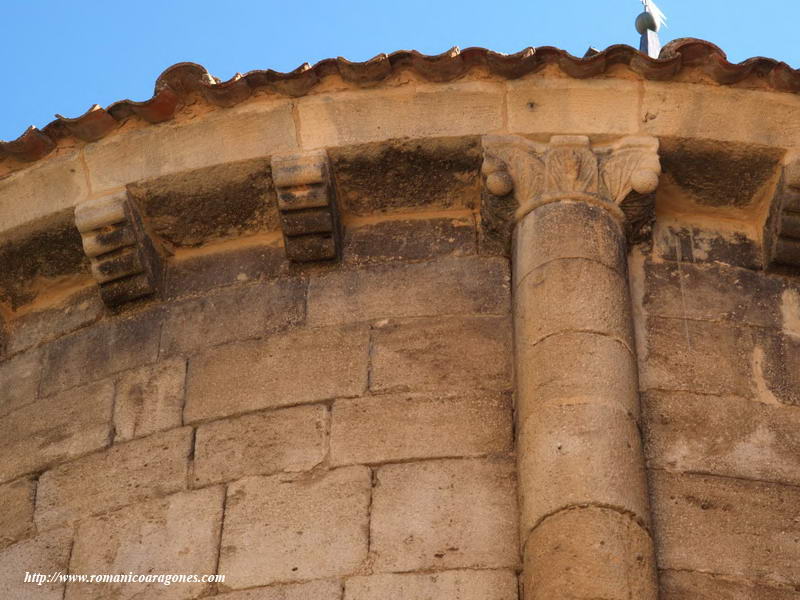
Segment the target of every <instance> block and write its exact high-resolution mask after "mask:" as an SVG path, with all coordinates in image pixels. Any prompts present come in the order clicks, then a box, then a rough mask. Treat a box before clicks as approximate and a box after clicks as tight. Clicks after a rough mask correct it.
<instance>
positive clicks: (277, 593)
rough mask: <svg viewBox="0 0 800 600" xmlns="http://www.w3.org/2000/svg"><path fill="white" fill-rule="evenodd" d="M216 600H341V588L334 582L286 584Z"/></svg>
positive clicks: (224, 596) (237, 593)
mask: <svg viewBox="0 0 800 600" xmlns="http://www.w3.org/2000/svg"><path fill="white" fill-rule="evenodd" d="M214 598H215V599H216V600H341V598H342V586H341V584H340V583H339V582H338V581H336V580H330V579H329V580H321V581H308V582H306V583H286V584H279V585H271V586H269V587H262V588H252V589H249V590H241V591H238V592H230V593H228V594H220V595H218V596H214Z"/></svg>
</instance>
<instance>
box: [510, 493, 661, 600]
mask: <svg viewBox="0 0 800 600" xmlns="http://www.w3.org/2000/svg"><path fill="white" fill-rule="evenodd" d="M525 548H526V552H525V570H524V579H523V584H522V585H523V589H524V590H525V598H526V599H528V600H545V599H550V598H575V599H578V598H580V599H584V598H585V599H589V598H604V599H608V600H628V599H629V598H636V599H637V600H657V597H658V591H657V590H658V586H657V584H656V569H655V564H654V560H653V557H654V555H653V541H652V540H651V539H650V536H649V535H648V533H647V532H646V531H645V530H644V529H642V528H641V527H640V526H639V525H637V524H636V523H635V522H634V521H633V520H632V519H631V518H630V517H629V516H628V515H623V514H620V513H618V512H616V511H614V510H609V509H605V508H596V507H588V508H577V509H573V510H566V511H561V512H559V513H557V514H555V515H552V516H550V517H548V518H547V519H546V520H545V521H543V522H542V524H541V525H539V527H537V528H536V529H535V530H534V531H533V533H532V534H531V537H530V539H529V540H528V543H527V544H526V546H525Z"/></svg>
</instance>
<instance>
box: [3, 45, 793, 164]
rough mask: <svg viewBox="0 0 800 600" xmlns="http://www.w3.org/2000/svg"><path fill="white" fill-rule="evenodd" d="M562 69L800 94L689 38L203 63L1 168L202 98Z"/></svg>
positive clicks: (27, 142)
mask: <svg viewBox="0 0 800 600" xmlns="http://www.w3.org/2000/svg"><path fill="white" fill-rule="evenodd" d="M550 64H555V65H558V67H559V68H560V69H561V70H562V71H563V72H564V73H566V74H567V75H569V76H571V77H575V78H579V79H582V78H588V77H595V76H598V75H602V74H604V73H606V72H607V71H608V69H609V68H610V67H612V66H614V65H619V64H622V65H626V66H627V67H629V68H630V69H631V70H632V71H634V72H636V73H638V74H640V75H641V76H642V77H644V78H645V79H651V80H662V81H663V80H669V79H672V78H673V77H675V75H677V74H678V72H680V70H681V69H683V68H685V67H693V68H699V69H702V70H703V71H704V72H705V73H706V74H708V75H709V76H710V77H711V78H712V79H713V80H714V81H716V82H718V83H719V84H722V85H730V84H735V83H738V82H740V81H742V80H744V79H746V78H748V77H750V76H753V75H756V76H758V77H760V78H762V79H763V80H765V81H766V82H767V84H768V85H769V86H770V87H771V88H772V89H774V90H776V91H781V92H791V93H796V92H798V91H800V70H795V69H792V68H791V67H790V66H789V65H787V64H786V63H783V62H779V61H776V60H773V59H769V58H761V57H758V58H751V59H748V60H746V61H744V62H742V63H739V64H732V63H729V62H728V60H727V57H726V55H725V53H724V52H723V51H722V50H721V49H720V48H718V47H717V46H715V45H714V44H712V43H710V42H706V41H703V40H698V39H693V38H684V39H679V40H675V41H673V42H670V43H669V44H667V45H666V46H665V47H664V49H663V50H662V52H661V56H660V58H658V59H652V58H650V57H648V56H647V55H645V54H642V53H641V52H639V51H638V50H636V49H634V48H632V47H630V46H625V45H616V46H610V47H609V48H607V49H606V50H604V51H603V52H600V53H597V54H595V55H593V56H590V57H588V58H578V57H575V56H572V55H571V54H569V53H568V52H566V51H564V50H559V49H558V48H553V47H550V46H544V47H540V48H530V47H529V48H525V49H524V50H521V51H520V52H517V53H516V54H501V53H498V52H493V51H491V50H487V49H485V48H467V49H465V50H459V49H458V48H452V49H451V50H448V51H447V52H443V53H442V54H437V55H433V56H429V55H425V54H421V53H419V52H417V51H415V50H411V51H405V50H402V51H399V52H393V53H392V54H388V55H387V54H379V55H378V56H376V57H374V58H372V59H370V60H368V61H365V62H350V61H348V60H346V59H344V58H335V59H333V58H329V59H325V60H322V61H320V62H318V63H317V64H315V65H314V66H310V65H308V64H304V65H301V66H300V67H298V68H297V69H295V70H294V71H291V72H289V73H280V72H278V71H273V70H266V71H262V70H258V71H250V72H249V73H246V74H244V75H241V74H238V73H237V74H236V75H235V76H234V77H232V78H231V79H230V80H228V81H220V80H218V79H217V78H215V77H213V76H212V75H211V74H210V73H209V72H208V71H206V69H205V68H204V67H202V66H201V65H198V64H195V63H188V62H185V63H178V64H176V65H173V66H171V67H169V68H168V69H167V70H165V71H164V72H163V73H162V74H161V75H160V76H159V78H158V79H157V81H156V87H155V92H154V94H153V97H152V98H150V99H149V100H145V101H144V102H134V101H132V100H122V101H120V102H115V103H114V104H112V105H111V106H109V107H108V108H105V109H104V108H102V107H100V106H97V105H95V106H92V107H91V108H90V109H89V110H88V111H87V112H86V113H84V114H83V115H81V116H80V117H76V118H74V119H70V118H66V117H62V116H61V115H56V116H57V118H56V120H54V121H52V122H51V123H49V124H48V125H47V126H45V127H44V128H43V129H41V130H40V129H37V128H36V127H30V128H28V129H27V130H26V131H25V132H24V133H23V134H22V135H21V136H19V137H18V138H17V139H16V140H12V141H9V142H4V141H0V161H2V160H4V159H6V158H12V159H16V160H18V161H22V162H33V161H36V160H39V159H41V158H44V157H45V156H47V155H48V154H49V153H50V152H52V151H53V150H54V149H55V148H56V146H57V144H58V141H59V140H60V139H62V138H65V137H75V138H78V139H80V140H83V141H86V142H93V141H96V140H98V139H100V138H102V137H104V136H105V135H107V134H108V133H110V132H111V131H112V130H114V129H115V128H116V127H118V126H119V125H120V124H121V123H122V122H124V121H125V120H126V119H128V118H130V117H132V116H136V117H139V118H141V119H144V120H145V121H147V122H150V123H160V122H163V121H168V120H170V119H171V118H173V116H174V115H175V112H176V110H177V109H178V107H179V106H180V104H181V102H182V100H183V99H184V98H186V97H187V96H189V95H190V94H193V93H199V94H200V95H202V96H203V97H204V98H205V99H206V100H207V101H208V102H210V103H211V104H214V105H217V106H225V107H227V106H233V105H235V104H238V103H240V102H242V101H244V100H246V99H247V98H248V97H249V96H250V95H251V94H253V93H254V92H257V91H268V92H273V93H275V94H280V95H284V96H291V97H297V96H302V95H304V94H306V93H308V92H309V91H310V90H311V89H312V88H314V86H316V85H317V83H319V81H320V80H322V79H323V78H324V77H326V76H329V75H338V76H340V77H341V78H342V79H343V80H345V81H347V82H349V83H351V84H354V85H357V86H363V87H367V86H371V85H375V84H378V83H380V82H381V81H383V80H384V79H386V78H388V77H389V76H390V75H391V74H392V73H393V72H395V71H397V70H400V69H410V70H412V71H413V72H415V73H417V74H419V75H420V76H421V77H423V78H424V79H426V80H429V81H436V82H447V81H452V80H454V79H457V78H459V77H461V76H462V75H464V74H465V73H467V72H468V71H469V70H470V69H472V68H474V67H478V66H480V67H483V68H486V69H487V70H488V71H489V72H491V73H492V74H494V75H497V76H500V77H504V78H506V79H516V78H519V77H522V76H524V75H527V74H528V73H532V72H535V71H537V70H540V69H542V68H543V67H545V66H547V65H550Z"/></svg>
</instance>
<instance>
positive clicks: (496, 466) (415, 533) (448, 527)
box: [370, 459, 518, 571]
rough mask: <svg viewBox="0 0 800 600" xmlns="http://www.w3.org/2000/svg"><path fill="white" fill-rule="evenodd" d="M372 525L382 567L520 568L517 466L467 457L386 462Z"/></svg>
mask: <svg viewBox="0 0 800 600" xmlns="http://www.w3.org/2000/svg"><path fill="white" fill-rule="evenodd" d="M370 528H371V538H370V539H371V549H372V551H374V553H375V568H376V569H379V570H386V571H413V570H417V569H458V568H462V567H472V568H498V567H514V566H515V565H516V564H517V563H518V558H517V498H516V485H515V477H514V465H513V463H510V462H508V461H506V460H485V459H465V460H432V461H425V462H419V463H405V464H397V465H386V466H383V467H381V468H380V469H378V472H377V482H376V485H375V490H374V492H373V500H372V523H371V526H370Z"/></svg>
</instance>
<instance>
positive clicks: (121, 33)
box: [0, 0, 800, 140]
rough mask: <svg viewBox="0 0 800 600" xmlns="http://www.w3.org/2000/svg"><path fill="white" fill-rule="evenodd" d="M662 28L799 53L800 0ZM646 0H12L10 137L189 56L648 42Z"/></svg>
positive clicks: (4, 118)
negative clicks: (639, 29) (641, 30)
mask: <svg viewBox="0 0 800 600" xmlns="http://www.w3.org/2000/svg"><path fill="white" fill-rule="evenodd" d="M659 6H660V7H661V8H662V10H664V12H665V13H666V14H667V16H668V17H669V28H668V29H665V30H663V31H662V41H664V42H666V41H668V40H670V39H673V38H677V37H699V38H704V39H707V40H709V41H712V42H714V43H716V44H717V45H719V46H721V47H722V48H723V50H725V51H726V52H727V53H728V58H729V60H731V61H733V62H739V61H741V60H744V59H746V58H748V57H751V56H759V55H760V56H769V57H772V58H777V59H779V60H783V61H785V62H787V63H789V64H790V65H792V66H793V67H795V68H797V67H800V36H799V35H798V34H797V31H798V29H797V28H798V24H800V2H797V0H753V1H745V0H706V1H703V0H660V2H659ZM640 11H641V3H640V2H639V0H572V1H568V0H547V1H545V0H525V1H523V0H519V1H517V0H514V1H505V2H504V1H494V2H491V1H489V2H487V1H485V0H484V1H481V2H478V1H476V0H456V1H453V0H450V1H442V0H427V1H421V0H401V1H389V2H375V1H371V2H357V1H347V0H340V1H338V2H321V1H318V0H305V1H302V0H301V1H294V2H293V1H292V0H281V1H276V0H260V1H259V0H249V1H246V0H214V1H211V0H160V1H154V0H135V1H125V0H111V1H110V2H101V3H89V2H77V1H73V0H0V39H2V41H3V44H2V51H0V57H2V62H3V64H2V67H3V69H2V86H3V90H2V91H3V93H2V94H0V139H4V140H9V139H14V138H16V137H17V136H18V135H19V134H20V133H22V131H23V130H24V129H25V127H27V126H28V125H31V124H33V125H36V126H39V127H41V126H43V125H45V124H47V123H48V122H49V121H50V120H52V118H53V114H54V113H57V112H58V113H61V114H63V115H64V116H68V117H75V116H78V115H80V114H82V113H83V112H84V111H85V110H86V109H87V108H88V107H89V106H90V105H92V104H95V103H96V104H100V105H102V106H107V105H109V104H110V103H112V102H114V101H116V100H121V99H124V98H130V99H132V100H144V99H147V98H149V97H150V95H151V94H152V90H153V84H154V83H155V80H156V77H157V76H158V75H159V73H161V71H163V70H164V69H165V68H166V67H168V66H169V65H171V64H173V63H176V62H180V61H193V62H198V63H201V64H203V65H204V66H205V67H206V68H207V69H208V70H209V71H210V72H211V73H212V74H214V75H216V76H217V77H220V78H222V79H228V78H229V77H231V76H232V75H233V74H234V73H235V72H237V71H240V72H246V71H248V70H251V69H266V68H272V69H276V70H280V71H286V70H291V69H293V68H295V67H297V66H298V65H299V64H302V63H303V62H309V63H312V64H313V63H314V62H316V61H318V60H320V59H323V58H327V57H331V56H344V57H345V58H348V59H350V60H365V59H368V58H370V57H372V56H374V55H375V54H378V53H380V52H390V51H393V50H398V49H412V48H413V49H417V50H420V51H422V52H425V53H438V52H442V51H444V50H446V49H448V48H450V47H452V46H460V47H461V48H466V47H469V46H486V47H489V48H491V49H493V50H497V51H500V52H516V51H517V50H520V49H521V48H524V47H526V46H545V45H554V46H558V47H560V48H564V49H566V50H568V51H570V52H572V53H573V54H577V55H582V54H583V52H584V51H585V50H586V48H587V47H588V46H590V45H592V46H595V47H598V48H605V47H606V46H609V45H611V44H618V43H627V44H631V45H637V44H638V36H637V35H636V32H635V30H634V27H633V21H634V19H635V17H636V15H637V14H638V13H639V12H640Z"/></svg>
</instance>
